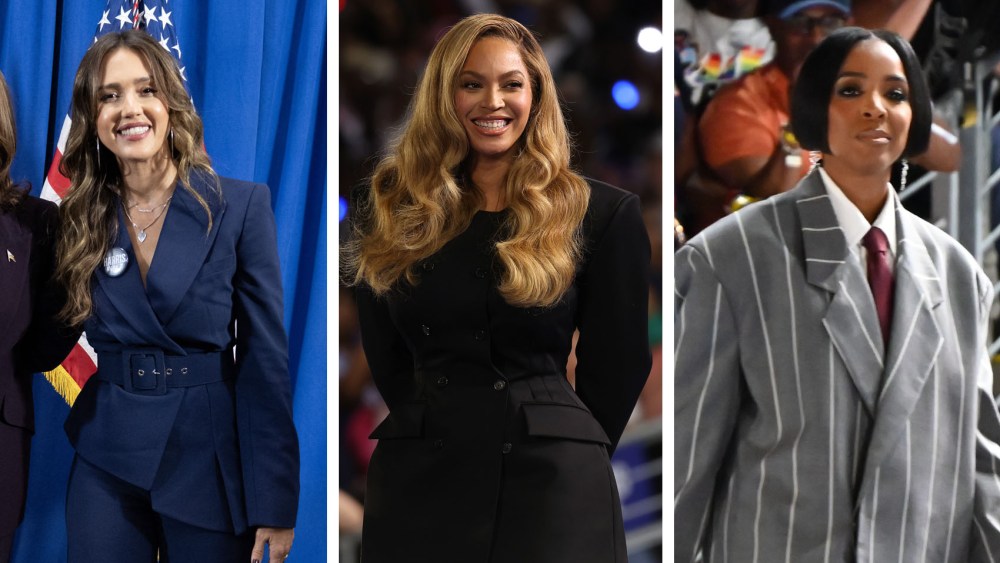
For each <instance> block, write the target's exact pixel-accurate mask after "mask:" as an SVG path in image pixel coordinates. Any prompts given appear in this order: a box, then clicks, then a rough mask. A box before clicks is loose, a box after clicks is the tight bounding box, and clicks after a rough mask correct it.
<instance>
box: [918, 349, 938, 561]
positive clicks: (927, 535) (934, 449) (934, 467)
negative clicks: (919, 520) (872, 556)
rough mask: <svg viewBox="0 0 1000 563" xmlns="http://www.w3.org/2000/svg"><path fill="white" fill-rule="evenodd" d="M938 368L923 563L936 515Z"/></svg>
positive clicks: (935, 377) (935, 372)
mask: <svg viewBox="0 0 1000 563" xmlns="http://www.w3.org/2000/svg"><path fill="white" fill-rule="evenodd" d="M937 371H938V368H937V366H934V371H933V372H932V373H931V377H933V378H934V406H933V407H932V408H931V436H932V438H931V478H930V492H929V493H928V495H927V522H926V525H925V526H924V547H923V549H922V550H921V552H922V553H923V559H922V560H921V561H922V563H927V541H928V538H930V535H931V515H932V514H934V484H935V479H934V475H935V473H937V452H938V400H939V399H940V394H939V382H940V380H941V378H940V377H938V373H937Z"/></svg>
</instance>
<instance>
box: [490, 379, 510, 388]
mask: <svg viewBox="0 0 1000 563" xmlns="http://www.w3.org/2000/svg"><path fill="white" fill-rule="evenodd" d="M506 387H507V382H506V381H504V380H502V379H498V380H497V381H496V383H494V384H493V389H495V390H497V391H503V390H504V389H505V388H506Z"/></svg>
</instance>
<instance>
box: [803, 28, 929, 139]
mask: <svg viewBox="0 0 1000 563" xmlns="http://www.w3.org/2000/svg"><path fill="white" fill-rule="evenodd" d="M872 39H878V40H881V41H884V42H886V43H887V44H888V45H889V46H890V47H892V50H893V51H896V54H898V55H899V59H900V61H902V63H903V72H904V73H906V81H907V83H908V84H909V100H908V101H909V102H910V108H911V109H912V112H913V118H912V121H911V122H910V131H909V135H908V137H907V140H906V147H905V148H904V149H903V156H904V157H909V156H913V155H917V154H920V153H922V152H924V151H925V150H927V144H928V143H929V142H930V138H931V120H932V115H931V94H930V89H929V88H928V87H927V81H926V80H925V79H924V74H923V72H922V71H921V69H920V63H919V62H918V60H917V55H916V54H915V53H914V52H913V48H912V47H910V44H909V43H907V42H906V40H904V39H903V38H902V37H900V36H899V35H896V34H895V33H893V32H891V31H886V30H884V29H875V30H868V29H863V28H860V27H843V28H840V29H838V30H836V31H834V32H833V33H831V34H830V35H829V36H828V37H827V38H826V39H824V40H823V42H822V43H820V44H819V45H817V46H816V48H815V49H813V51H812V53H810V54H809V56H808V57H807V58H806V60H805V62H804V63H803V64H802V70H801V71H799V77H798V80H796V81H795V88H794V89H793V90H792V124H791V125H792V132H793V133H795V138H796V139H798V141H799V145H801V146H802V148H804V149H806V150H813V151H822V152H826V153H828V152H830V147H829V144H828V139H829V132H828V123H829V109H830V98H831V96H832V95H833V86H834V83H835V82H836V81H837V74H838V73H839V72H840V67H842V66H843V64H844V60H845V59H846V58H847V55H848V54H849V53H850V52H851V50H852V49H854V47H855V46H856V45H857V44H858V43H860V42H862V41H868V40H872Z"/></svg>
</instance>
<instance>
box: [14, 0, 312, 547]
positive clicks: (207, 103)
mask: <svg viewBox="0 0 1000 563" xmlns="http://www.w3.org/2000/svg"><path fill="white" fill-rule="evenodd" d="M105 4H106V0H47V1H43V2H39V1H38V0H0V70H2V71H3V73H4V74H5V75H6V77H7V81H8V82H9V84H10V86H11V90H12V93H13V97H14V103H15V106H16V115H17V126H18V151H17V156H16V158H15V161H14V165H13V176H14V178H15V180H22V181H27V182H30V183H31V186H32V193H34V194H36V195H37V194H38V193H39V191H40V190H41V186H42V183H43V180H44V177H45V174H46V172H47V167H48V165H49V163H50V162H51V158H52V154H53V153H54V151H55V145H56V141H57V137H58V135H59V131H60V129H61V127H62V121H63V118H64V117H65V115H66V112H67V110H68V108H69V98H70V93H71V88H72V83H73V74H74V73H75V71H76V67H77V65H78V64H79V62H80V59H81V57H82V56H83V53H84V51H85V50H86V49H87V47H88V46H89V45H90V42H91V40H92V39H93V36H94V30H95V27H96V25H97V22H98V20H99V19H100V17H101V13H102V12H103V10H104V7H105ZM168 5H169V6H170V8H169V9H170V10H172V12H173V13H172V18H171V19H172V21H173V22H174V24H175V25H176V29H177V35H178V39H179V42H180V46H181V49H182V50H183V56H182V61H183V64H184V65H185V66H186V69H185V74H186V76H187V78H188V86H189V90H190V92H191V96H192V98H193V99H194V102H195V105H196V107H197V108H198V110H199V112H200V114H201V115H202V118H203V119H204V122H205V136H206V142H205V144H206V148H207V150H208V153H209V155H210V156H211V157H212V160H213V163H214V165H215V168H216V170H217V171H218V172H219V174H221V175H223V176H231V177H235V178H241V179H245V180H254V181H258V182H265V183H267V184H268V185H269V186H270V187H271V190H272V193H273V201H272V204H273V206H274V210H275V215H276V218H277V223H278V251H279V253H280V255H281V266H282V272H283V282H284V290H285V326H286V328H287V329H288V335H289V342H290V360H291V374H292V383H293V386H294V387H293V389H294V397H295V423H296V427H297V428H298V432H299V440H300V443H301V448H302V474H301V477H302V494H301V500H300V508H299V518H298V527H297V529H296V534H295V536H296V537H295V545H294V548H293V550H292V553H293V557H294V559H295V560H297V561H310V562H312V561H325V560H326V373H327V371H326V279H325V273H326V152H327V151H326V106H325V104H326V71H325V69H326V60H325V45H326V2H325V0H298V1H296V2H288V1H286V0H267V1H265V0H212V1H211V2H204V1H201V0H170V1H169V3H168ZM157 13H159V12H157ZM113 16H114V14H112V15H111V17H112V18H113ZM112 22H113V23H114V24H115V25H117V22H115V21H114V20H113V19H112ZM35 402H36V408H37V410H36V419H37V430H36V434H35V438H34V441H33V444H32V460H31V467H32V469H31V479H30V485H29V493H28V508H27V514H26V516H25V522H24V524H22V526H21V528H20V529H19V531H18V536H17V540H16V543H15V549H14V557H13V561H14V562H15V563H28V562H31V563H50V562H51V563H59V562H62V561H65V560H66V555H65V553H66V545H65V544H66V535H65V523H64V517H63V506H64V498H65V490H66V479H67V476H68V473H69V464H70V460H71V458H72V452H71V449H70V447H69V444H68V442H67V440H66V438H65V436H64V434H63V431H62V422H63V420H64V419H65V417H66V414H67V412H68V408H67V407H66V405H65V403H63V402H62V399H61V398H60V397H59V396H58V395H57V394H56V393H55V392H53V391H52V389H51V388H50V387H49V386H48V384H47V382H46V381H45V380H44V379H43V378H41V377H37V378H36V379H35ZM138 422H139V421H137V423H138Z"/></svg>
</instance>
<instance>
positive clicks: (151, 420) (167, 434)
mask: <svg viewBox="0 0 1000 563" xmlns="http://www.w3.org/2000/svg"><path fill="white" fill-rule="evenodd" d="M219 180H220V183H221V188H222V197H221V199H220V197H219V195H218V194H216V193H214V192H213V191H212V189H211V182H212V180H211V179H209V178H207V177H204V176H201V175H192V185H193V187H194V188H195V189H196V190H197V191H198V192H199V193H200V194H202V196H203V197H204V198H205V199H206V200H207V201H208V203H209V205H210V207H211V209H212V220H213V221H212V225H211V229H209V228H208V222H207V217H206V215H205V211H204V209H203V208H202V207H201V206H200V205H199V204H198V202H197V201H196V200H195V198H194V197H193V196H192V195H191V194H190V193H189V192H187V191H186V190H184V189H181V188H178V189H177V190H176V191H175V193H174V197H173V200H172V202H171V205H170V208H169V210H168V212H167V214H166V215H165V217H164V222H163V229H162V231H161V233H160V239H159V242H158V243H157V247H156V253H155V254H154V256H153V261H152V263H151V264H150V267H149V271H148V272H147V276H146V286H145V287H143V284H142V280H141V278H140V275H139V269H138V266H137V265H136V259H135V254H134V252H133V249H132V245H131V242H130V240H129V236H128V233H127V231H126V229H125V225H126V222H125V218H124V216H123V215H122V213H121V210H119V217H118V235H117V240H116V241H115V243H114V245H113V246H114V247H119V248H122V249H124V251H125V252H126V253H127V255H128V260H129V261H128V265H127V266H126V269H125V271H124V273H122V274H121V275H119V276H118V277H112V276H111V275H109V274H108V272H107V271H105V268H104V267H100V268H98V270H97V271H96V272H95V274H94V280H93V290H92V291H93V304H94V310H93V314H92V316H91V318H90V319H89V320H88V321H87V322H86V325H85V327H84V328H85V330H86V332H87V339H88V341H89V342H90V344H91V345H92V346H93V348H94V350H95V351H96V352H97V354H98V374H97V375H95V376H94V377H93V378H91V380H90V381H89V382H88V383H87V384H86V385H85V386H84V388H83V390H82V391H81V393H80V396H79V397H78V399H77V401H76V403H75V404H74V406H73V409H72V411H71V412H70V415H69V418H68V419H67V421H66V433H67V435H68V436H69V439H70V442H71V443H72V444H73V446H74V447H75V448H76V452H77V454H78V455H80V456H81V457H83V458H84V459H86V460H87V461H89V462H90V463H92V464H94V465H96V466H98V467H100V468H102V469H104V470H105V471H107V472H109V473H111V474H113V475H115V476H117V477H119V478H121V479H123V480H125V481H127V482H129V483H132V484H134V485H137V486H139V487H142V488H144V489H147V490H149V491H150V497H151V500H152V504H153V508H154V509H155V510H157V511H158V512H160V513H161V514H164V515H167V516H170V517H172V518H176V519H178V520H181V521H183V522H187V523H189V524H193V525H196V526H201V527H203V528H207V529H211V530H218V531H233V532H236V533H241V532H242V531H244V530H246V529H247V528H248V527H254V526H271V527H293V526H294V525H295V515H296V511H297V507H298V493H299V450H298V439H297V436H296V432H295V427H294V425H293V422H292V399H291V389H290V381H289V375H288V343H287V338H286V336H285V330H284V325H283V304H282V301H283V299H282V289H281V272H280V270H279V264H278V253H277V242H276V234H275V225H274V215H273V213H272V211H271V207H270V192H269V190H268V188H267V186H265V185H263V184H251V183H247V182H241V181H237V180H231V179H228V178H220V179H219Z"/></svg>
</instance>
